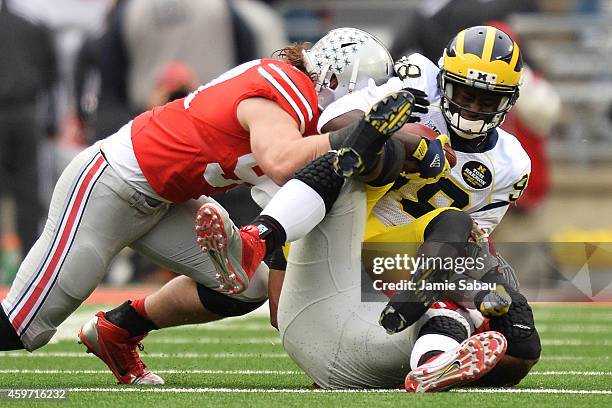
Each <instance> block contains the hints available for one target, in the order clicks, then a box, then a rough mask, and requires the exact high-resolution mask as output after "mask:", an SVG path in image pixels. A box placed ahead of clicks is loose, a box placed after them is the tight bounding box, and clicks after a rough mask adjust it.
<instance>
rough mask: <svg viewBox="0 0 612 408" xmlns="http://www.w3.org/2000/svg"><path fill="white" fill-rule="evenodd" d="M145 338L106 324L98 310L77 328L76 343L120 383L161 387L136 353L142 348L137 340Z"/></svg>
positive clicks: (160, 380) (109, 323)
mask: <svg viewBox="0 0 612 408" xmlns="http://www.w3.org/2000/svg"><path fill="white" fill-rule="evenodd" d="M145 336H146V335H143V336H135V337H130V336H129V333H128V331H127V330H125V329H122V328H121V327H119V326H117V325H115V324H113V323H111V322H110V321H108V320H107V319H106V317H105V316H104V313H103V312H102V311H100V312H98V313H96V316H95V317H94V318H93V319H91V320H90V321H88V322H87V323H85V324H84V325H83V326H82V327H81V330H80V331H79V344H84V345H85V347H87V352H88V353H93V354H95V355H96V356H97V357H98V358H99V359H100V360H102V361H103V362H104V364H106V365H107V366H108V368H110V370H111V371H112V372H113V374H114V375H115V377H117V380H119V383H120V384H139V385H160V384H164V380H163V379H162V378H161V377H160V376H158V375H157V374H155V373H152V372H151V371H149V370H147V369H146V366H145V364H144V363H143V362H142V360H141V359H140V356H139V355H138V352H137V351H136V349H139V350H141V351H142V350H143V349H144V347H143V346H142V344H141V343H140V341H141V340H142V339H143V338H144V337H145Z"/></svg>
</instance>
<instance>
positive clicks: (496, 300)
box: [474, 285, 512, 317]
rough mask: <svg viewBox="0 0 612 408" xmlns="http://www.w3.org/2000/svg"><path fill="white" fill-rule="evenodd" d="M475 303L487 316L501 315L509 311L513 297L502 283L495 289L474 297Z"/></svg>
mask: <svg viewBox="0 0 612 408" xmlns="http://www.w3.org/2000/svg"><path fill="white" fill-rule="evenodd" d="M474 304H475V305H476V307H477V308H478V310H479V311H480V313H482V315H483V316H485V317H499V316H503V315H505V314H506V313H508V310H509V309H510V305H511V304H512V298H511V297H510V294H509V293H508V291H507V290H506V288H504V287H503V286H502V285H496V286H495V290H490V291H488V292H486V293H483V294H481V295H479V296H476V299H474Z"/></svg>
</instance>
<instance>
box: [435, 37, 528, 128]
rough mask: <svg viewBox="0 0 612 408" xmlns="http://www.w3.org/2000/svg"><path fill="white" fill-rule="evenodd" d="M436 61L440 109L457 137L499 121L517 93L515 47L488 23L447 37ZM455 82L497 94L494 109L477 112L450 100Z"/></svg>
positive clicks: (518, 54)
mask: <svg viewBox="0 0 612 408" xmlns="http://www.w3.org/2000/svg"><path fill="white" fill-rule="evenodd" d="M439 64H440V75H439V77H438V81H439V86H440V92H441V94H442V108H443V109H442V110H443V112H444V116H445V117H446V120H447V121H448V123H449V125H450V126H451V127H452V128H453V130H454V131H455V132H456V133H457V134H458V135H459V136H462V137H464V138H466V139H475V138H477V137H481V136H484V135H486V134H487V132H489V131H491V130H492V129H494V128H495V127H497V126H499V125H501V124H502V122H503V121H504V117H505V115H506V113H507V112H508V111H509V110H510V108H512V106H513V105H514V103H515V102H516V100H517V98H518V96H519V85H520V82H521V73H522V69H523V62H522V57H521V52H520V50H519V47H518V45H517V44H516V42H514V41H513V40H512V38H510V36H509V35H508V34H506V33H505V32H503V31H501V30H499V29H497V28H495V27H491V26H476V27H470V28H467V29H465V30H463V31H461V32H460V33H459V34H457V35H456V36H455V37H454V38H453V39H452V40H451V42H450V43H449V45H448V46H447V47H446V49H445V50H444V55H443V56H442V58H441V59H440V63H439ZM457 84H461V85H463V86H468V87H473V88H477V89H479V90H483V91H486V92H490V93H492V94H495V95H496V96H497V95H498V96H500V98H499V105H498V106H497V109H496V110H494V111H493V112H477V111H473V110H470V109H468V108H466V107H464V106H461V105H460V104H459V103H457V102H455V101H454V100H453V96H454V95H453V93H454V92H453V91H455V85H457ZM462 113H463V115H462ZM466 116H467V117H470V118H471V120H470V119H467V118H466ZM475 118H478V119H475Z"/></svg>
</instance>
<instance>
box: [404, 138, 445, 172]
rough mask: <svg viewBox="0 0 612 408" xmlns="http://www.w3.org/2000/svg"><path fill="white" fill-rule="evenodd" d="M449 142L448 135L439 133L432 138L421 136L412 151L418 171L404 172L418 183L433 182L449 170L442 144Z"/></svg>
mask: <svg viewBox="0 0 612 408" xmlns="http://www.w3.org/2000/svg"><path fill="white" fill-rule="evenodd" d="M447 144H450V138H449V137H448V135H444V134H442V135H440V136H438V137H437V138H436V139H434V140H430V139H427V138H426V137H423V138H421V141H420V142H419V145H418V146H417V148H416V149H415V151H414V153H412V157H414V158H415V159H416V160H417V163H418V168H419V171H418V172H417V173H410V174H404V177H406V178H408V179H409V180H411V181H415V182H420V183H435V182H437V181H438V180H439V179H440V178H441V177H445V176H447V175H448V173H449V172H450V164H449V163H448V160H446V154H445V153H444V146H446V145H447Z"/></svg>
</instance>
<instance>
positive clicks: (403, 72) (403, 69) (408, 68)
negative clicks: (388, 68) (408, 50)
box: [393, 56, 421, 81]
mask: <svg viewBox="0 0 612 408" xmlns="http://www.w3.org/2000/svg"><path fill="white" fill-rule="evenodd" d="M393 69H394V70H395V74H396V75H397V77H398V78H399V79H401V80H402V81H403V80H404V79H408V78H418V77H420V76H421V68H420V67H419V66H418V65H415V64H411V63H410V62H409V59H408V57H406V56H403V57H401V58H400V59H398V60H397V61H395V64H393Z"/></svg>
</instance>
